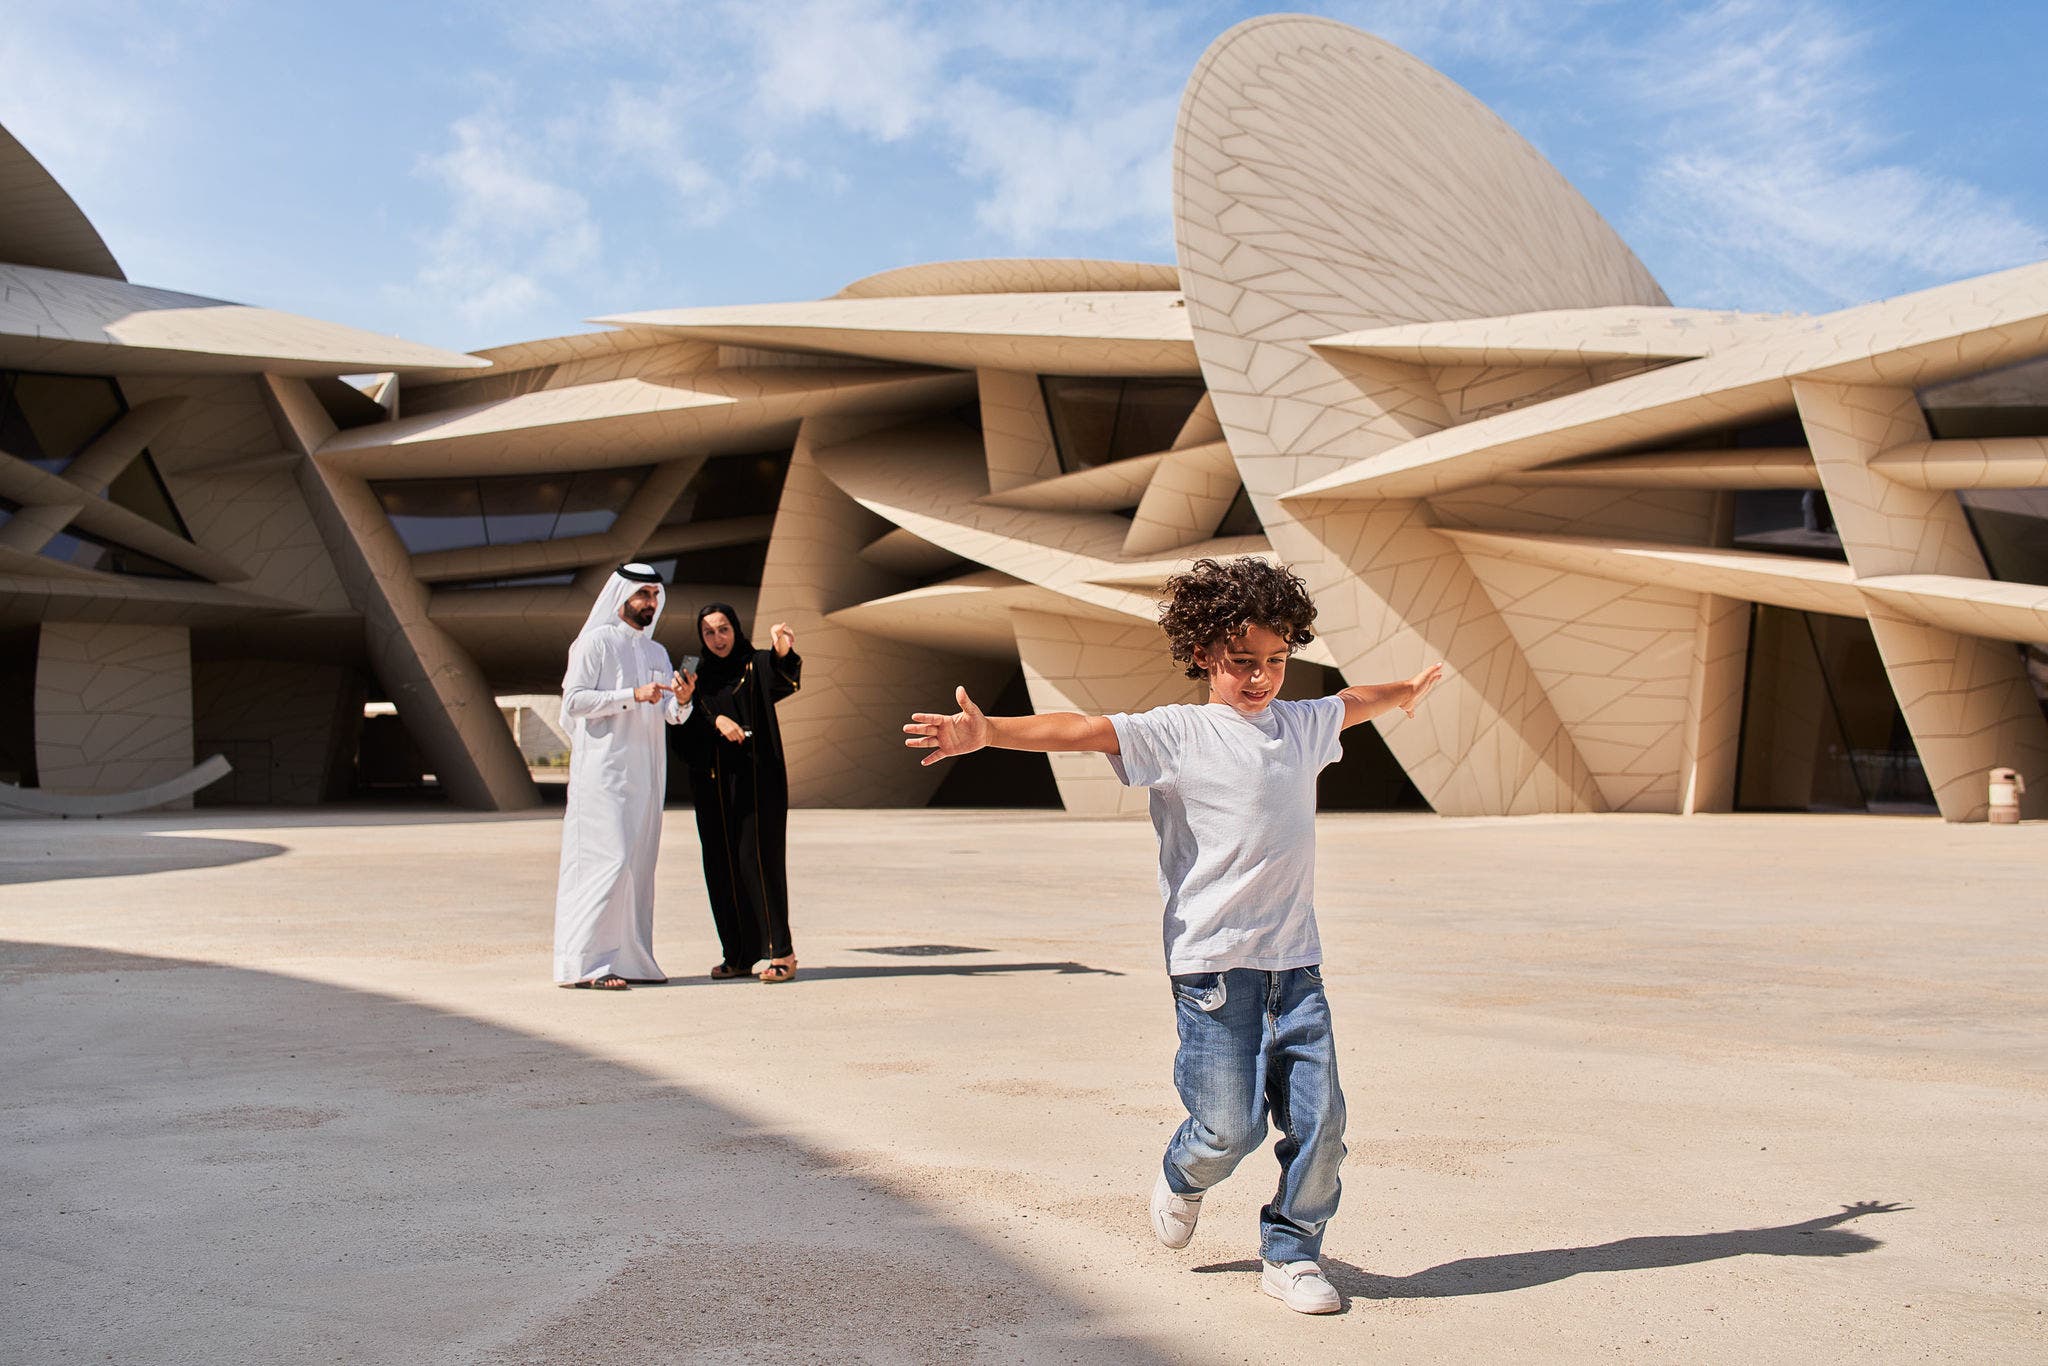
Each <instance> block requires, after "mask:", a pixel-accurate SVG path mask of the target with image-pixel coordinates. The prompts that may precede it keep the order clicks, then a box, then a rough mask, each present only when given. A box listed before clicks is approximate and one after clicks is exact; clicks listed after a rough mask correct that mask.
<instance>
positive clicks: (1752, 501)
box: [1732, 489, 1849, 560]
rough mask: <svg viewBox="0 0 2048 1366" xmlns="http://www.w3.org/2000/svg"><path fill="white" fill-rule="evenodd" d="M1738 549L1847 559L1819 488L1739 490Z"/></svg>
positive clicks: (1736, 524) (1737, 496)
mask: <svg viewBox="0 0 2048 1366" xmlns="http://www.w3.org/2000/svg"><path fill="white" fill-rule="evenodd" d="M1732 543H1733V544H1734V546H1735V547H1736V548H1737V549H1739V550H1767V551H1775V552H1776V553H1778V554H1781V555H1805V556H1807V557H1808V558H1810V559H1817V560H1847V559H1848V558H1849V557H1848V556H1847V555H1846V554H1845V553H1843V550H1842V536H1841V533H1840V532H1838V531H1836V530H1835V514H1834V512H1833V510H1832V509H1830V508H1829V507H1828V500H1827V495H1826V494H1824V493H1822V492H1821V491H1820V490H1819V489H1740V490H1738V491H1737V492H1736V494H1735V534H1734V539H1733V542H1732Z"/></svg>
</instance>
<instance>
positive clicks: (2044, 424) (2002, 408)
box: [1924, 404, 2048, 441]
mask: <svg viewBox="0 0 2048 1366" xmlns="http://www.w3.org/2000/svg"><path fill="white" fill-rule="evenodd" d="M1924 411H1925V412H1926V414H1927V430H1928V431H1929V432H1930V433H1932V434H1933V436H1934V438H1935V440H1937V441H1967V440H1971V439H1980V438H1984V437H2000V436H2039V435H2041V434H2042V433H2043V432H2048V408H2030V407H2025V406H2023V405H2019V404H2000V405H1997V406H1995V407H1983V408H1928V409H1925V410H1924Z"/></svg>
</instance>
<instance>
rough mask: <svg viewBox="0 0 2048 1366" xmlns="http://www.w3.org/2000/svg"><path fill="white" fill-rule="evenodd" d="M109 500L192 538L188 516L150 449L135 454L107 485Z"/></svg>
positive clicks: (173, 533) (175, 533)
mask: <svg viewBox="0 0 2048 1366" xmlns="http://www.w3.org/2000/svg"><path fill="white" fill-rule="evenodd" d="M107 501H108V502H110V503H113V504H114V505H116V506H117V507H124V508H127V509H128V510H129V511H130V512H133V513H137V514H139V515H141V516H143V517H147V518H149V520H150V521H152V522H155V523H156V524H157V525H158V526H160V527H162V528H163V529H164V530H165V531H168V532H170V533H171V534H172V535H173V536H177V537H180V538H182V539H184V540H187V541H189V540H191V539H192V533H191V532H189V531H187V530H186V529H185V519H184V518H183V517H180V516H179V515H178V505H177V504H176V503H173V502H172V501H171V491H170V489H169V488H168V487H166V486H165V484H164V477H163V475H162V474H161V473H159V472H158V471H157V467H156V460H155V459H154V458H153V457H152V456H151V455H150V453H149V452H148V451H144V452H143V453H142V454H141V455H139V456H137V457H135V459H134V461H133V462H132V463H130V464H129V466H128V468H127V469H125V470H122V471H121V473H120V474H118V475H116V476H115V477H114V482H113V483H111V484H109V485H107Z"/></svg>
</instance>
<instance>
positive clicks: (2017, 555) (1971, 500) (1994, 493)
mask: <svg viewBox="0 0 2048 1366" xmlns="http://www.w3.org/2000/svg"><path fill="white" fill-rule="evenodd" d="M1959 497H1961V499H1962V502H1963V512H1964V514H1965V515H1966V516H1967V517H1969V519H1970V530H1972V531H1974V532H1975V533H1976V534H1977V544H1978V546H1980V547H1981V548H1982V549H1983V551H1984V564H1985V566H1986V567H1987V568H1988V569H1990V571H1991V577H1992V578H1994V579H2004V580H2005V581H2006V582H2007V583H2038V584H2048V489H1964V490H1963V491H1962V493H1961V494H1960V495H1959Z"/></svg>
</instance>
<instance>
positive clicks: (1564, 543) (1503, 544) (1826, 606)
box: [1438, 528, 1865, 617]
mask: <svg viewBox="0 0 2048 1366" xmlns="http://www.w3.org/2000/svg"><path fill="white" fill-rule="evenodd" d="M1438 534H1439V535H1441V536H1443V537H1445V538H1446V539H1447V540H1450V541H1452V542H1454V543H1456V544H1457V545H1458V546H1460V547H1462V548H1463V549H1464V550H1465V552H1466V553H1467V554H1482V553H1483V554H1491V555H1498V556H1500V557H1502V558H1505V559H1512V560H1521V561H1523V562H1525V563H1528V564H1537V565H1547V566H1549V567H1551V568H1554V569H1562V570H1567V571H1569V572H1572V573H1577V574H1590V575H1593V576H1594V577H1596V578H1603V579H1612V580H1614V581H1615V582H1617V583H1640V584H1658V585H1663V586H1665V587H1669V588H1684V589H1688V590H1690V591H1693V592H1706V593H1719V594H1722V595H1723V596H1726V597H1735V598H1743V599H1746V600H1748V601H1751V602H1767V603H1771V604H1773V605H1775V606H1778V607H1793V608H1797V609H1798V610H1800V611H1802V612H1827V613H1831V614H1832V615H1834V616H1838V617H1860V616H1863V615H1864V614H1865V603H1864V600H1863V595H1862V594H1861V593H1859V592H1858V591H1857V588H1856V579H1855V576H1854V575H1853V574H1852V573H1850V571H1849V567H1848V566H1847V565H1842V564H1835V563H1833V562H1832V561H1829V560H1809V559H1805V558H1802V557H1800V556H1797V555H1766V554H1759V553H1757V552H1754V551H1747V550H1719V549H1714V548H1712V547H1708V546H1676V545H1659V544H1656V543H1654V542H1648V541H1621V540H1612V539H1606V538H1599V537H1581V536H1533V535H1523V534H1513V535H1510V534H1508V533H1505V532H1497V531H1460V530H1455V529H1451V528H1445V529H1444V530H1443V531H1441V532H1440V533H1438Z"/></svg>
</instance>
